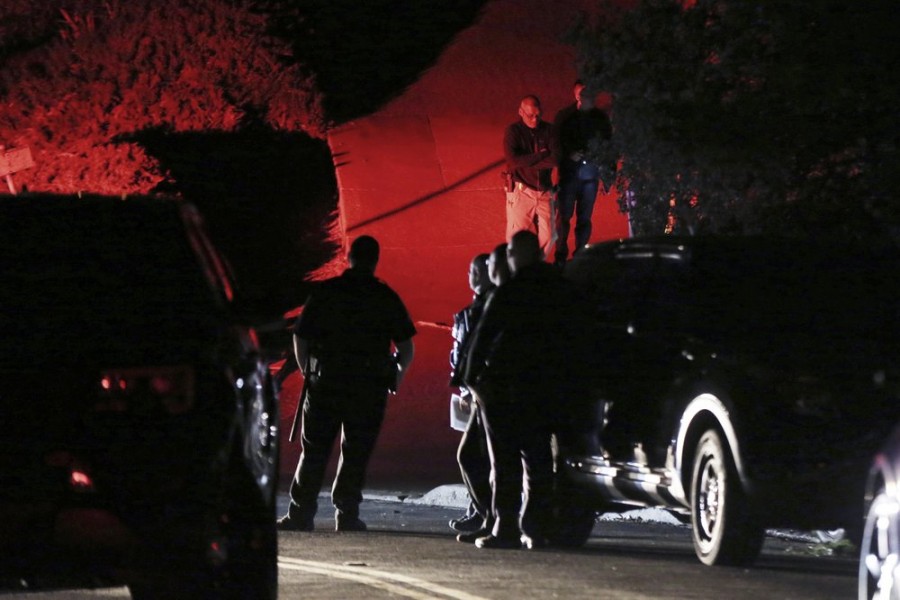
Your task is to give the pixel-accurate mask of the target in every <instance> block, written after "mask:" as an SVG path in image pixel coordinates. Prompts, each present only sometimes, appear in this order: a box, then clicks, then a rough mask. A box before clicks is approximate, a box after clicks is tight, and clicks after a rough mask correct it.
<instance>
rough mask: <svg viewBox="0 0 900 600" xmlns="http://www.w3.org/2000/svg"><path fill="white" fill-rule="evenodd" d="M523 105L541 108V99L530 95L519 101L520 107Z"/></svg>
mask: <svg viewBox="0 0 900 600" xmlns="http://www.w3.org/2000/svg"><path fill="white" fill-rule="evenodd" d="M523 104H533V105H534V106H540V105H541V99H540V98H538V97H537V96H535V95H534V94H528V95H527V96H524V97H523V98H522V99H521V100H520V101H519V106H522V105H523Z"/></svg>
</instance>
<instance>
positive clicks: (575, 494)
mask: <svg viewBox="0 0 900 600" xmlns="http://www.w3.org/2000/svg"><path fill="white" fill-rule="evenodd" d="M596 520H597V511H596V509H595V508H594V506H593V505H592V504H591V503H590V502H589V500H588V498H587V497H586V496H585V494H584V493H583V492H581V491H580V490H578V489H576V488H575V486H573V485H572V484H571V483H569V482H568V481H566V480H565V478H564V476H557V482H556V489H555V490H554V498H553V505H552V507H551V517H550V527H549V528H548V532H547V541H548V542H549V543H550V544H551V545H553V546H558V547H561V548H580V547H581V546H584V544H585V543H587V541H588V539H589V538H590V537H591V532H592V531H593V530H594V523H595V522H596Z"/></svg>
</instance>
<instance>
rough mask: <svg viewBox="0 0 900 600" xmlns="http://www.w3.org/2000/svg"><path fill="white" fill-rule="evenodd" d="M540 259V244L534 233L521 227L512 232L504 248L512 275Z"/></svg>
mask: <svg viewBox="0 0 900 600" xmlns="http://www.w3.org/2000/svg"><path fill="white" fill-rule="evenodd" d="M542 259H543V252H541V245H540V243H539V242H538V237H537V236H536V235H535V234H534V233H532V232H531V231H527V230H525V229H523V230H522V231H517V232H516V233H515V234H513V236H512V238H511V239H510V240H509V247H507V249H506V260H507V262H508V263H509V270H510V272H511V273H512V274H513V275H515V274H516V273H518V272H519V271H521V270H522V269H524V268H525V267H529V266H531V265H535V264H537V263H539V262H541V260H542Z"/></svg>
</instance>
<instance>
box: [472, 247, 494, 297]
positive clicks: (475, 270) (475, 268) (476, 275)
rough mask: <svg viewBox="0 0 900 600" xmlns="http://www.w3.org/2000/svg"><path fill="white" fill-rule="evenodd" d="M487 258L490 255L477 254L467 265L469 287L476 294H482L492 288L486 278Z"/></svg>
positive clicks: (488, 279) (487, 277)
mask: <svg viewBox="0 0 900 600" xmlns="http://www.w3.org/2000/svg"><path fill="white" fill-rule="evenodd" d="M488 257H490V254H487V253H484V254H479V255H478V256H476V257H475V258H473V259H472V262H471V263H469V287H470V288H472V291H473V292H475V293H476V294H483V293H484V292H486V291H487V290H488V289H490V288H491V287H493V286H492V284H491V279H490V277H489V276H488V266H487V264H488Z"/></svg>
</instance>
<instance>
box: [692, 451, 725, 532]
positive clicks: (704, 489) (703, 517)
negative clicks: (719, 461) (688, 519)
mask: <svg viewBox="0 0 900 600" xmlns="http://www.w3.org/2000/svg"><path fill="white" fill-rule="evenodd" d="M721 483H722V482H721V481H720V478H719V473H718V470H717V469H716V468H715V465H714V463H713V460H712V457H710V458H709V459H707V463H706V465H705V466H704V468H703V471H702V475H701V477H700V485H699V489H698V490H697V494H698V496H697V509H698V510H697V513H698V514H697V516H698V517H699V520H700V529H701V531H702V533H703V536H704V537H705V538H706V539H707V540H709V539H712V537H713V532H714V531H715V528H716V524H717V523H718V517H719V502H720V498H719V494H720V490H721Z"/></svg>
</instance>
